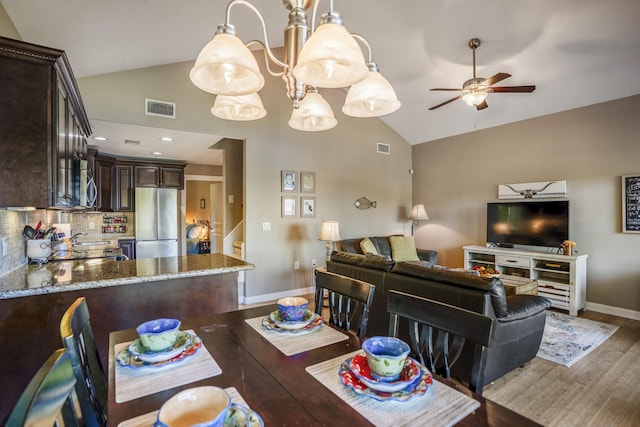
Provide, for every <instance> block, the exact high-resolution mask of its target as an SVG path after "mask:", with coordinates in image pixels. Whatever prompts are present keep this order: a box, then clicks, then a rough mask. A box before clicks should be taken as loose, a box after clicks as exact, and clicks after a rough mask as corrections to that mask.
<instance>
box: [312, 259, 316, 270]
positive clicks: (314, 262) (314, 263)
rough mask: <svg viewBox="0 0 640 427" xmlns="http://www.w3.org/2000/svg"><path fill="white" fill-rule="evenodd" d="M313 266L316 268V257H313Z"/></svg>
mask: <svg viewBox="0 0 640 427" xmlns="http://www.w3.org/2000/svg"><path fill="white" fill-rule="evenodd" d="M311 268H316V259H315V258H313V259H312V260H311Z"/></svg>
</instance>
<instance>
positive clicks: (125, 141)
mask: <svg viewBox="0 0 640 427" xmlns="http://www.w3.org/2000/svg"><path fill="white" fill-rule="evenodd" d="M124 143H125V144H129V145H140V141H136V140H134V139H125V140H124Z"/></svg>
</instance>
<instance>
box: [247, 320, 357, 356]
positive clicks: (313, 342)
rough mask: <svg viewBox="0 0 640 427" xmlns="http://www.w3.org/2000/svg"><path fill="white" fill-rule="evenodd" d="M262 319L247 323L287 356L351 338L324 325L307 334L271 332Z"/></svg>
mask: <svg viewBox="0 0 640 427" xmlns="http://www.w3.org/2000/svg"><path fill="white" fill-rule="evenodd" d="M263 317H264V316H261V317H254V318H252V319H246V320H245V322H247V323H248V324H249V326H251V327H252V328H253V329H255V330H256V331H257V332H258V333H259V334H260V335H262V336H263V337H264V338H265V339H266V340H267V341H269V342H270V343H271V344H273V345H274V346H275V347H276V348H277V349H278V350H280V351H281V352H282V353H284V354H285V355H286V356H292V355H294V354H298V353H304V352H305V351H309V350H313V349H315V348H320V347H324V346H325V345H329V344H334V343H337V342H340V341H344V340H348V339H349V337H348V336H347V335H346V334H343V333H342V332H340V331H337V330H335V329H333V328H332V327H330V326H327V325H325V324H323V325H322V326H320V327H319V328H318V329H315V330H312V331H309V332H305V333H295V334H294V333H287V332H278V331H270V330H269V329H266V328H265V327H264V326H262V319H263Z"/></svg>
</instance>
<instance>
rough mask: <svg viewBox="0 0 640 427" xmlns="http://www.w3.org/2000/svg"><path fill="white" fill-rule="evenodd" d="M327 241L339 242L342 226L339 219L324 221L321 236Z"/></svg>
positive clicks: (321, 238)
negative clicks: (339, 224)
mask: <svg viewBox="0 0 640 427" xmlns="http://www.w3.org/2000/svg"><path fill="white" fill-rule="evenodd" d="M318 240H324V241H326V242H337V241H338V240H340V227H339V226H338V221H331V220H327V221H322V229H321V230H320V238H319V239H318Z"/></svg>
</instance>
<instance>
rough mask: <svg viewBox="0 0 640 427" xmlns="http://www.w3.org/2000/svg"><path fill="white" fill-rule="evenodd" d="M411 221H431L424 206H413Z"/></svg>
mask: <svg viewBox="0 0 640 427" xmlns="http://www.w3.org/2000/svg"><path fill="white" fill-rule="evenodd" d="M409 219H411V220H413V221H426V220H428V219H429V215H427V210H426V209H425V208H424V205H423V204H419V205H413V207H412V208H411V215H409Z"/></svg>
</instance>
